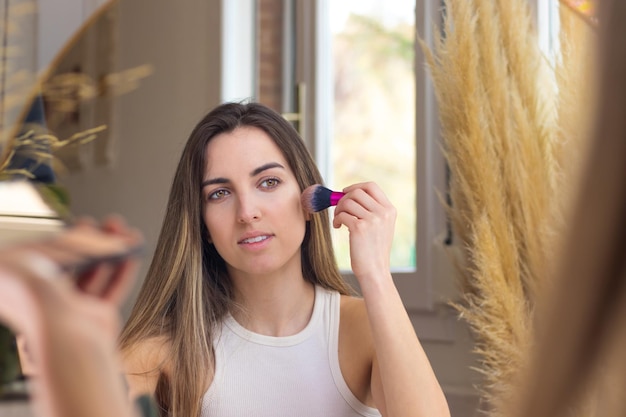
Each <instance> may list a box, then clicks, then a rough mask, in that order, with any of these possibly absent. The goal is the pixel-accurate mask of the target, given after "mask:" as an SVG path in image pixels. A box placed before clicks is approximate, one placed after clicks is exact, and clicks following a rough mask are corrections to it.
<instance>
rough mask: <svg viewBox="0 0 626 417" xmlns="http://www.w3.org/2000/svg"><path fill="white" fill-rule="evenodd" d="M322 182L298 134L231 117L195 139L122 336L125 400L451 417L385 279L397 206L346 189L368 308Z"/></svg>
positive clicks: (224, 410)
mask: <svg viewBox="0 0 626 417" xmlns="http://www.w3.org/2000/svg"><path fill="white" fill-rule="evenodd" d="M316 183H322V178H321V176H320V174H319V172H318V170H317V168H316V167H315V164H314V162H313V160H312V158H311V157H310V155H309V153H308V151H307V149H306V147H305V146H304V143H303V142H302V140H301V139H300V138H299V137H298V134H297V133H296V131H295V130H294V129H293V128H292V127H291V125H290V124H289V123H288V122H286V121H285V120H284V119H283V118H282V117H281V116H280V115H278V114H277V113H275V112H274V111H272V110H270V109H268V108H266V107H264V106H262V105H259V104H254V103H251V104H234V103H229V104H224V105H221V106H219V107H217V108H216V109H215V110H213V111H212V112H210V113H209V114H208V115H207V116H206V117H205V118H204V119H203V120H202V121H200V123H199V124H198V125H197V126H196V128H195V129H194V130H193V132H192V133H191V136H190V138H189V140H188V142H187V144H186V146H185V149H184V150H183V154H182V156H181V159H180V162H179V165H178V169H177V171H176V175H175V177H174V181H173V185H172V189H171V193H170V198H169V202H168V206H167V212H166V215H165V219H164V222H163V227H162V230H161V234H160V236H159V240H158V243H157V248H156V252H155V255H154V258H153V261H152V264H151V266H150V269H149V272H148V275H147V278H146V280H145V282H144V284H143V287H142V289H141V291H140V294H139V297H138V300H137V303H136V305H135V307H134V309H133V312H132V313H131V316H130V319H129V321H128V323H127V325H126V327H125V329H124V331H123V333H122V339H121V348H122V351H123V354H124V358H125V371H126V373H127V375H128V381H129V386H130V389H131V395H137V394H142V393H149V394H154V395H155V396H156V398H157V400H158V402H159V404H160V405H161V406H162V407H163V409H164V410H165V413H166V414H167V415H170V416H175V417H180V416H203V417H204V416H223V415H239V416H241V415H255V416H263V415H271V416H280V415H286V416H287V415H288V416H293V415H320V416H322V415H324V416H325V415H333V416H349V415H350V416H351V415H371V416H373V415H379V412H380V414H382V415H385V416H399V415H402V416H413V415H415V416H417V415H421V416H425V415H428V416H447V415H449V411H448V407H447V404H446V400H445V398H444V396H443V393H442V391H441V388H440V387H439V384H438V382H437V380H436V378H435V375H434V373H433V371H432V369H431V367H430V364H429V362H428V360H427V358H426V355H425V354H424V351H423V350H422V347H421V345H420V343H419V341H418V339H417V337H416V335H415V332H414V330H413V327H412V325H411V322H410V320H409V318H408V316H407V314H406V311H405V310H404V308H403V305H402V302H401V300H400V296H399V295H398V292H397V290H396V288H395V286H394V284H393V281H392V278H391V274H390V272H389V253H390V247H391V241H392V236H393V229H394V222H395V209H394V207H393V206H392V205H391V204H390V203H389V201H388V200H387V198H386V197H385V195H384V193H383V192H382V191H381V190H380V188H379V187H378V186H376V185H375V184H373V183H368V184H357V185H353V186H350V187H348V188H346V189H344V190H343V191H344V192H345V193H346V194H345V196H344V197H343V198H342V199H341V200H340V201H339V203H338V205H337V206H336V208H335V212H334V218H333V226H334V227H336V228H338V227H341V226H346V227H347V228H348V230H349V231H350V248H351V249H350V255H351V265H352V269H353V272H354V275H355V276H356V278H357V280H358V282H359V284H360V287H361V290H362V293H363V299H360V298H356V297H352V296H350V295H349V294H350V288H349V287H348V286H347V285H346V283H344V281H343V280H342V277H341V275H340V273H339V271H338V269H337V266H336V264H335V261H334V256H333V251H332V247H331V238H330V222H329V218H328V215H327V214H324V213H322V214H319V213H316V214H309V213H306V212H305V211H304V209H303V207H302V204H301V201H300V195H301V193H302V191H303V190H304V189H305V188H306V187H308V186H310V185H312V184H316Z"/></svg>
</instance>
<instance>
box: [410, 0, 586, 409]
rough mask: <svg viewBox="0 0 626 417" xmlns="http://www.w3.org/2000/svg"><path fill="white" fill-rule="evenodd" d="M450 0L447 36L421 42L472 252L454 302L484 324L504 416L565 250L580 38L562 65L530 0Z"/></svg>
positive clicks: (487, 365)
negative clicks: (555, 263) (552, 55)
mask: <svg viewBox="0 0 626 417" xmlns="http://www.w3.org/2000/svg"><path fill="white" fill-rule="evenodd" d="M446 10H447V15H446V21H445V36H444V37H442V38H440V39H438V41H437V42H436V44H435V46H434V51H431V50H430V49H429V48H428V47H426V46H425V45H422V46H423V49H424V52H425V54H426V59H427V62H428V65H429V67H430V71H431V76H432V78H433V81H434V85H435V91H436V94H437V99H438V103H439V114H440V119H441V125H442V135H443V151H444V155H445V157H446V159H447V162H448V164H449V166H450V170H451V172H452V179H451V183H450V193H451V199H452V205H451V206H450V207H448V211H449V213H450V216H451V219H452V222H453V225H454V229H455V233H456V234H457V235H458V236H459V238H460V240H461V242H462V244H463V246H464V249H465V253H466V258H467V263H466V269H465V270H464V271H463V277H462V278H463V286H464V288H465V293H464V300H463V302H462V303H461V304H460V305H457V307H458V309H459V311H460V313H461V315H462V317H464V318H465V319H466V320H467V321H468V323H469V324H470V326H471V327H472V329H473V330H474V332H475V334H476V338H477V343H476V351H477V352H478V353H479V355H480V358H481V366H480V367H479V369H478V370H479V371H480V372H481V373H483V374H484V376H485V384H484V386H483V387H481V391H482V396H483V398H484V399H485V400H486V401H487V403H488V404H489V415H491V416H499V415H503V414H502V412H503V411H502V410H504V409H505V404H506V403H507V402H508V400H509V399H510V398H511V396H512V395H513V394H514V391H515V387H514V385H513V384H515V381H516V378H517V375H518V372H519V371H520V369H523V368H524V367H525V365H526V362H527V360H528V355H529V352H530V347H531V344H532V340H533V311H534V308H535V303H536V302H537V299H538V297H539V296H540V295H541V294H542V293H543V292H544V291H545V287H546V285H548V284H547V279H546V278H547V276H548V271H549V266H550V261H551V260H552V259H554V258H555V256H556V255H557V254H556V253H555V250H554V248H555V247H556V245H555V243H556V241H557V239H558V236H559V235H560V229H561V226H562V225H561V221H560V219H561V218H562V215H563V209H564V207H565V204H564V203H563V201H565V200H567V187H564V186H563V184H564V183H566V182H567V181H568V179H571V178H570V176H569V174H571V171H569V170H566V169H565V168H564V159H565V158H567V157H569V156H570V155H571V154H570V153H568V152H566V151H568V150H569V147H570V146H571V143H572V142H576V141H572V140H570V139H571V138H570V136H571V134H572V131H571V129H580V128H581V122H574V120H573V119H574V118H575V117H576V114H575V112H577V111H578V110H579V107H577V106H575V104H576V103H578V102H580V100H581V97H583V95H584V94H585V92H584V91H580V90H579V91H576V90H577V86H576V85H575V83H579V82H580V81H581V79H580V77H581V76H582V74H583V72H582V71H577V72H570V71H571V68H575V67H577V65H579V64H578V63H577V62H575V61H577V60H578V59H579V54H580V52H579V51H578V50H577V49H576V45H573V44H570V45H569V46H570V49H568V50H567V51H566V52H567V56H565V57H564V58H563V60H562V61H561V63H560V64H559V65H557V66H556V67H555V66H554V65H552V64H551V63H550V61H549V60H548V59H547V58H546V57H545V56H544V55H543V53H542V52H541V50H540V48H539V42H538V39H537V36H536V31H535V28H534V24H533V19H532V17H531V16H532V15H531V13H530V10H529V9H528V4H527V2H526V1H525V0H462V1H461V0H459V1H455V0H447V1H446ZM564 105H567V106H568V107H567V109H564V108H563V106H564ZM562 123H568V127H567V128H562V127H561V126H562ZM579 132H580V130H579ZM577 135H578V136H580V133H577Z"/></svg>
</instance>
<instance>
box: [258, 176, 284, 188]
mask: <svg viewBox="0 0 626 417" xmlns="http://www.w3.org/2000/svg"><path fill="white" fill-rule="evenodd" d="M278 184H280V180H279V179H278V178H267V179H265V180H263V182H261V186H262V187H264V188H274V187H276V186H278Z"/></svg>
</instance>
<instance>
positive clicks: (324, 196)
mask: <svg viewBox="0 0 626 417" xmlns="http://www.w3.org/2000/svg"><path fill="white" fill-rule="evenodd" d="M344 195H345V193H342V192H340V191H332V190H329V189H328V188H326V187H324V186H322V185H319V184H313V185H311V186H309V187H307V188H305V189H304V191H303V192H302V195H301V196H300V200H301V201H302V206H303V207H304V208H305V209H306V210H307V211H308V212H309V213H316V212H318V211H322V210H325V209H327V208H328V207H330V206H336V205H337V203H338V202H339V200H341V197H343V196H344Z"/></svg>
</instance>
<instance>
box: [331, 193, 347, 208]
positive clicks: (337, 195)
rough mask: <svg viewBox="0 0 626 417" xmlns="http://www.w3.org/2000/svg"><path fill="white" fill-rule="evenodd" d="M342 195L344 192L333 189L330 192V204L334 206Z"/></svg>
mask: <svg viewBox="0 0 626 417" xmlns="http://www.w3.org/2000/svg"><path fill="white" fill-rule="evenodd" d="M344 195H346V194H345V193H342V192H341V191H333V192H332V193H330V205H331V206H336V205H337V203H338V202H339V200H341V197H343V196H344Z"/></svg>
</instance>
